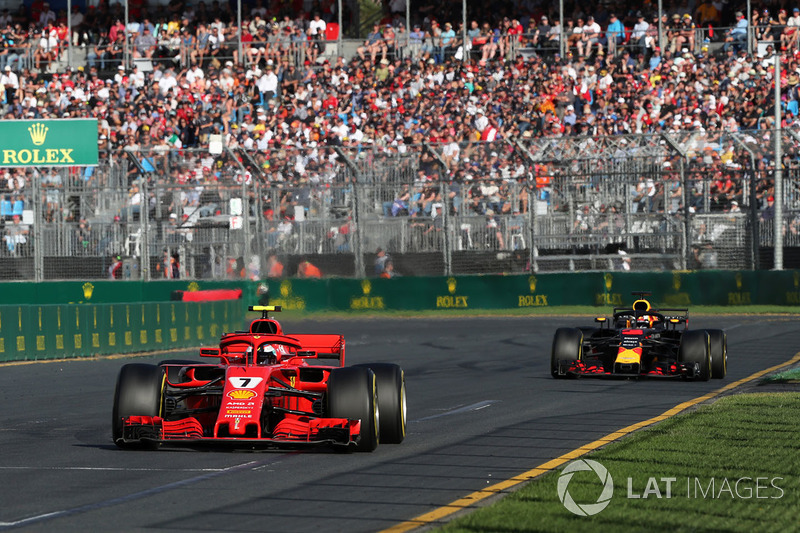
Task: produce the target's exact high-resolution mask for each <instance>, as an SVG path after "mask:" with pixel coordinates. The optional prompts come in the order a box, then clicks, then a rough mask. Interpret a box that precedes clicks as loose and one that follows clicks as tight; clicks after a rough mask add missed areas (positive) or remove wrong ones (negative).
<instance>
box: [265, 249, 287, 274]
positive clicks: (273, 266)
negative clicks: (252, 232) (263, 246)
mask: <svg viewBox="0 0 800 533" xmlns="http://www.w3.org/2000/svg"><path fill="white" fill-rule="evenodd" d="M267 277H269V278H281V277H283V263H281V262H280V261H279V260H278V254H276V253H275V252H272V253H270V254H269V257H267Z"/></svg>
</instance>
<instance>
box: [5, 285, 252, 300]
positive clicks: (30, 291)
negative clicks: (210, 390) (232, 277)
mask: <svg viewBox="0 0 800 533" xmlns="http://www.w3.org/2000/svg"><path fill="white" fill-rule="evenodd" d="M246 286H247V282H246V281H243V280H239V281H205V280H203V281H189V280H183V281H179V280H174V281H173V280H163V281H149V282H148V281H122V280H114V281H87V282H82V281H44V282H41V283H33V282H9V283H0V305H21V304H38V305H44V304H65V303H93V304H100V303H108V304H115V303H124V302H129V303H137V302H162V301H168V300H170V299H171V298H172V293H173V292H174V291H189V292H193V291H199V290H213V289H244V288H245V287H246Z"/></svg>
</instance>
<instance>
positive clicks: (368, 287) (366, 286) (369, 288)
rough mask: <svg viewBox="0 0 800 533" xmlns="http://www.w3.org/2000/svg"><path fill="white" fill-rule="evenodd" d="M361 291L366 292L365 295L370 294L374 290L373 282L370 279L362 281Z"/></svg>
mask: <svg viewBox="0 0 800 533" xmlns="http://www.w3.org/2000/svg"><path fill="white" fill-rule="evenodd" d="M361 291H362V292H363V293H364V296H368V295H369V293H370V292H371V291H372V283H370V281H369V280H368V279H365V280H364V281H362V282H361Z"/></svg>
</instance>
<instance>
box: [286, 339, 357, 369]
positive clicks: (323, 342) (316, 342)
mask: <svg viewBox="0 0 800 533" xmlns="http://www.w3.org/2000/svg"><path fill="white" fill-rule="evenodd" d="M291 338H293V339H295V340H296V341H297V342H298V344H300V346H301V348H300V349H298V350H297V355H298V356H300V357H314V358H316V359H337V360H338V361H339V366H344V336H343V335H333V334H330V335H328V334H316V333H309V334H306V335H291Z"/></svg>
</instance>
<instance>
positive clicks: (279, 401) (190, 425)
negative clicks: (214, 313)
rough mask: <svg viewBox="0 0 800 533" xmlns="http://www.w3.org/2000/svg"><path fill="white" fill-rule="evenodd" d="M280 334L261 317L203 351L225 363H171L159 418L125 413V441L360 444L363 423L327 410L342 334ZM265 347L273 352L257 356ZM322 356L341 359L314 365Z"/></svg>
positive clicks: (341, 354) (338, 364)
mask: <svg viewBox="0 0 800 533" xmlns="http://www.w3.org/2000/svg"><path fill="white" fill-rule="evenodd" d="M254 331H273V332H275V333H267V334H263V333H254ZM282 333H283V331H282V329H281V328H280V324H278V323H277V321H275V320H269V319H267V320H256V321H254V322H253V324H252V325H251V327H250V331H249V332H237V333H232V334H226V335H223V337H222V339H221V340H220V344H219V348H203V349H201V350H200V355H201V356H203V357H214V358H218V359H219V363H212V364H203V363H199V362H198V363H196V364H184V363H178V364H165V365H164V368H165V369H166V374H167V379H166V380H165V382H164V385H163V388H162V401H163V404H162V412H161V413H160V414H161V416H129V417H127V418H124V419H123V439H124V440H125V441H129V440H130V441H132V442H134V441H135V442H141V441H143V440H150V441H155V442H162V443H174V444H182V445H190V444H195V443H240V444H241V443H246V444H248V445H250V444H253V445H267V446H298V445H311V444H326V443H330V444H350V443H353V442H356V441H357V439H358V436H359V434H360V431H361V422H360V421H359V420H350V419H346V418H328V417H326V416H325V414H324V413H325V406H324V400H325V398H324V394H325V392H326V390H327V381H328V377H329V376H330V372H331V370H333V369H334V368H338V367H341V366H344V357H345V341H344V337H343V336H341V335H317V334H306V335H283V334H282ZM266 346H269V347H271V348H272V349H273V350H274V355H273V356H272V357H271V358H270V359H269V360H268V361H264V360H259V353H260V352H261V351H262V348H265V347H266ZM320 359H335V360H336V365H335V366H321V365H318V364H314V363H318V361H319V360H320Z"/></svg>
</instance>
